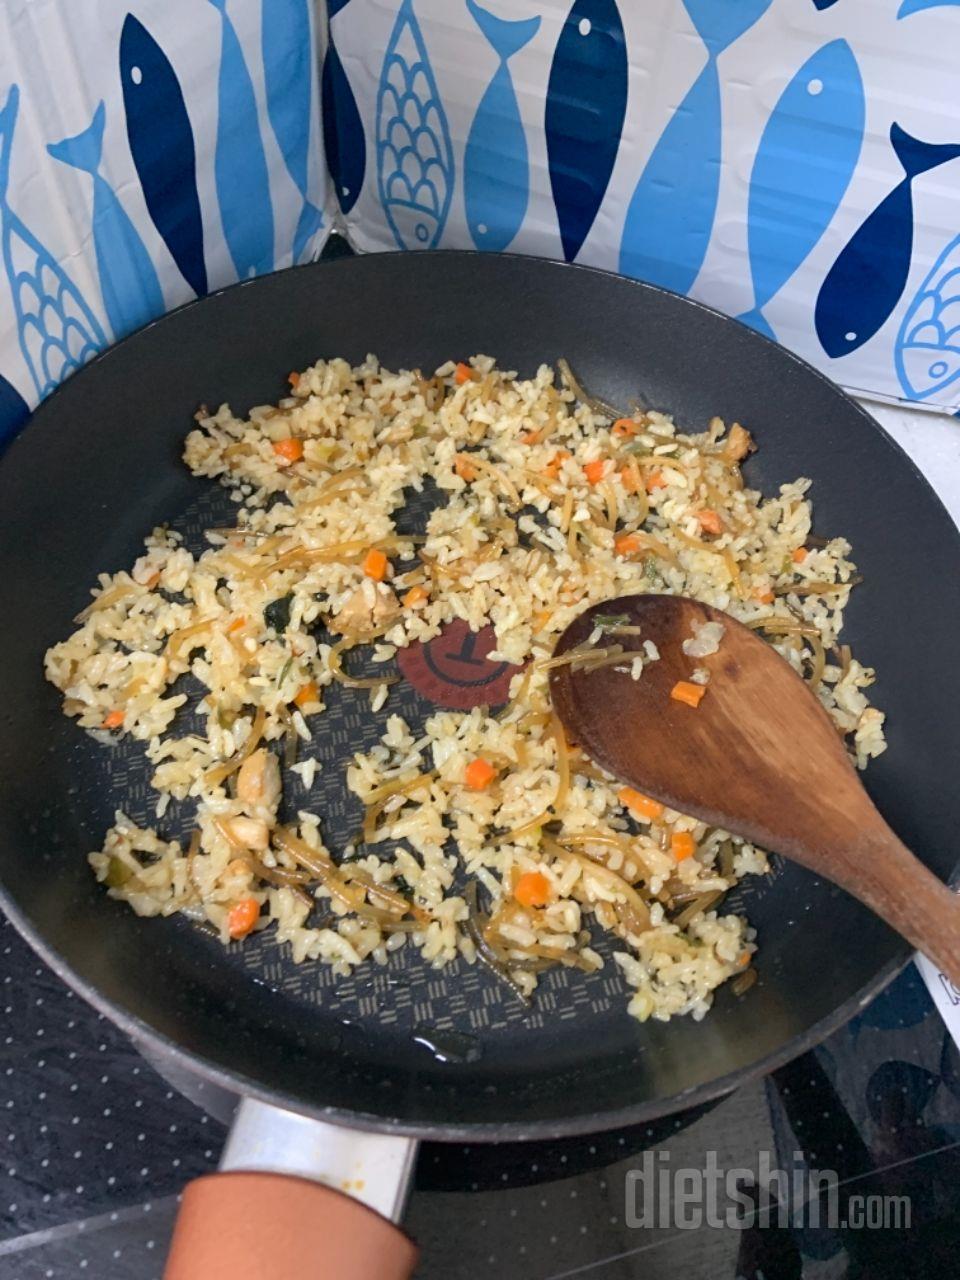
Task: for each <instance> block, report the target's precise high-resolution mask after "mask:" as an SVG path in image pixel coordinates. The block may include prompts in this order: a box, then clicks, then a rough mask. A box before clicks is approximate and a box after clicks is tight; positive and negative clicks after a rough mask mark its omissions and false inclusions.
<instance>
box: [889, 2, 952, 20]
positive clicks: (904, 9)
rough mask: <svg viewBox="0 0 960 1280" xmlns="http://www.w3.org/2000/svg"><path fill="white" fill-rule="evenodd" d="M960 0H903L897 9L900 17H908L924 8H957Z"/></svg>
mask: <svg viewBox="0 0 960 1280" xmlns="http://www.w3.org/2000/svg"><path fill="white" fill-rule="evenodd" d="M958 6H960V0H903V4H901V6H900V8H899V9H898V10H897V17H898V18H908V17H909V16H910V14H911V13H920V12H921V11H922V10H923V9H945V8H948V9H956V8H957V7H958Z"/></svg>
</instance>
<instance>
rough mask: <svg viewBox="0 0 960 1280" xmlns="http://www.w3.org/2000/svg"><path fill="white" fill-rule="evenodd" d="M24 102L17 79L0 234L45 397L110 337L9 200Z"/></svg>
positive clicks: (0, 144)
mask: <svg viewBox="0 0 960 1280" xmlns="http://www.w3.org/2000/svg"><path fill="white" fill-rule="evenodd" d="M19 104H20V90H19V89H18V88H17V86H16V85H12V86H11V87H10V92H9V93H8V95H7V101H6V102H5V103H4V106H3V109H2V110H0V228H2V230H0V235H2V242H3V265H4V268H5V269H6V273H7V279H8V280H9V282H10V292H11V293H12V295H13V307H14V313H15V315H16V320H17V337H18V339H19V342H20V350H21V351H22V352H23V358H24V360H25V361H26V362H27V367H28V368H29V370H30V376H31V377H32V378H33V384H34V386H35V387H36V390H37V397H38V398H39V399H41V400H42V399H43V397H44V396H47V395H49V394H50V392H51V391H52V390H53V389H54V387H56V386H57V385H58V384H59V383H60V382H62V381H63V379H64V378H66V377H67V376H68V375H69V374H71V373H73V372H75V371H76V370H77V369H79V368H80V366H81V365H83V364H85V363H86V362H87V361H88V360H89V359H90V357H91V356H94V355H96V353H97V352H98V351H102V350H103V348H104V347H105V346H106V345H107V339H106V335H105V334H104V332H103V329H102V328H101V327H100V322H99V321H98V320H97V317H96V316H95V315H94V314H93V312H92V311H91V310H90V308H89V306H88V305H87V303H86V301H85V300H84V297H83V294H82V293H81V292H80V290H79V289H78V288H77V286H76V285H75V284H74V283H73V281H72V280H71V279H70V277H69V276H68V275H67V273H66V272H65V271H64V270H63V268H62V267H61V266H60V265H59V264H58V263H57V261H56V259H55V258H54V256H53V254H52V253H50V251H49V250H48V249H46V248H45V247H44V246H43V245H42V244H41V243H40V241H39V240H38V239H37V237H36V236H35V235H34V234H33V232H32V231H30V230H29V228H27V227H26V226H24V224H23V223H22V222H21V221H20V219H19V218H18V217H17V215H16V214H15V213H14V212H13V210H12V209H11V208H10V206H9V204H8V203H7V188H8V186H9V183H10V153H11V150H12V147H13V131H14V127H15V126H16V121H17V109H18V107H19Z"/></svg>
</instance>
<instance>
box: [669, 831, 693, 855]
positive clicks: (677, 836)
mask: <svg viewBox="0 0 960 1280" xmlns="http://www.w3.org/2000/svg"><path fill="white" fill-rule="evenodd" d="M696 848H697V842H696V840H694V838H693V836H692V835H691V834H690V832H689V831H675V832H674V833H673V835H672V836H671V837H670V852H671V853H672V854H673V856H674V857H675V858H676V860H677V861H678V862H682V861H683V860H684V858H689V857H690V856H691V855H692V854H693V853H695V852H696Z"/></svg>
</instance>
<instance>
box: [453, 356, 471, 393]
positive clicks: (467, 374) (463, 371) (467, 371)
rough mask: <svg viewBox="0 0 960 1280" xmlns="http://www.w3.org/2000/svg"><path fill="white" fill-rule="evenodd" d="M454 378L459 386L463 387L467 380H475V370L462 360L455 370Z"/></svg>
mask: <svg viewBox="0 0 960 1280" xmlns="http://www.w3.org/2000/svg"><path fill="white" fill-rule="evenodd" d="M453 380H454V382H455V383H456V384H457V386H458V387H462V386H463V384H464V383H465V382H472V381H473V370H472V369H471V368H470V366H469V365H468V364H464V363H463V361H462V360H461V362H460V363H459V364H458V365H457V367H456V370H455V371H454V374H453Z"/></svg>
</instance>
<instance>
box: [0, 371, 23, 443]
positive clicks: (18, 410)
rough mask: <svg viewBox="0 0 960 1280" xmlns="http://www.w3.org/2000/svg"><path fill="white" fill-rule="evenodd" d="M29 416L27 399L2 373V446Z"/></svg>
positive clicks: (0, 400)
mask: <svg viewBox="0 0 960 1280" xmlns="http://www.w3.org/2000/svg"><path fill="white" fill-rule="evenodd" d="M29 417H30V408H29V406H28V404H27V402H26V400H24V398H23V396H22V395H21V394H20V392H19V391H18V390H17V389H16V387H15V386H13V385H12V384H11V383H10V382H8V381H7V379H6V378H5V377H4V376H3V374H2V373H0V448H3V446H4V445H5V444H7V443H8V442H9V441H10V440H12V439H13V437H14V436H15V435H16V434H17V432H18V431H19V430H20V428H21V427H22V426H23V424H24V423H25V422H26V420H27V419H28V418H29Z"/></svg>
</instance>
